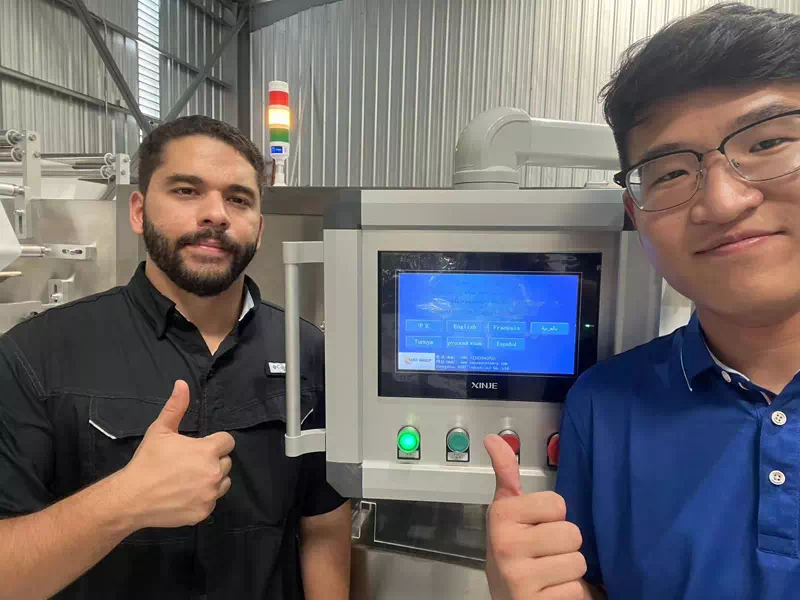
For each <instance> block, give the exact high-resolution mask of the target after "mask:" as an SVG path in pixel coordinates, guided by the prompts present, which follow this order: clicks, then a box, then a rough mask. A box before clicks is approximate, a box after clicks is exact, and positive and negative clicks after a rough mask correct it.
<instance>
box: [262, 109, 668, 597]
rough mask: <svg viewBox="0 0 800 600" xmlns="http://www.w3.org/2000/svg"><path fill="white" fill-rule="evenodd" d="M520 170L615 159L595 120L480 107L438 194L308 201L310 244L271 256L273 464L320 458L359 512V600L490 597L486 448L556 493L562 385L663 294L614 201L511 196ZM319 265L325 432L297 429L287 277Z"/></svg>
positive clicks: (644, 320) (291, 280)
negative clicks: (281, 441)
mask: <svg viewBox="0 0 800 600" xmlns="http://www.w3.org/2000/svg"><path fill="white" fill-rule="evenodd" d="M522 164H535V165H538V166H551V167H580V168H587V169H599V170H610V169H616V168H617V167H618V159H617V153H616V148H615V145H614V141H613V137H612V134H611V131H610V130H609V129H608V128H607V127H605V126H602V125H595V124H586V123H568V122H558V121H548V120H542V119H532V118H530V117H529V116H528V115H527V114H526V113H524V111H519V110H515V109H494V110H492V111H488V112H487V113H484V114H482V115H480V116H479V117H478V118H476V119H475V120H474V121H473V122H472V123H471V124H470V126H469V127H467V129H465V131H464V132H463V133H462V135H461V138H460V140H459V145H458V147H457V150H456V170H455V172H454V177H453V181H454V187H453V188H452V189H435V190H431V189H425V190H422V189H418V190H400V189H383V190H379V189H374V190H372V189H370V190H355V189H315V190H309V191H307V192H305V194H306V195H313V196H315V198H316V202H318V203H319V204H320V205H322V206H324V232H323V240H322V241H316V242H284V244H283V246H284V263H285V270H286V275H285V281H286V330H287V342H286V376H287V408H286V410H287V433H286V453H287V455H289V456H298V455H301V454H304V453H308V452H320V451H325V452H326V455H327V474H328V481H329V482H330V483H331V484H332V485H333V486H334V487H335V488H336V489H337V490H338V491H339V492H340V493H341V494H342V495H344V496H347V497H350V498H354V499H357V502H356V506H357V508H356V511H355V513H354V538H355V539H356V540H358V541H357V543H356V553H355V554H354V556H355V557H356V558H355V559H354V560H355V564H356V567H355V571H354V572H355V573H356V574H357V575H356V576H355V577H354V593H353V597H354V598H362V597H363V598H395V597H401V596H403V597H405V596H407V595H408V594H409V593H410V594H412V595H414V594H416V595H417V596H418V597H433V596H432V595H431V594H435V595H436V596H437V597H439V596H441V597H453V596H452V594H456V593H457V594H459V595H461V596H466V597H487V591H486V589H485V581H484V578H483V574H482V572H481V571H480V570H479V569H480V567H481V566H482V565H481V561H482V560H483V558H484V555H485V549H484V535H485V532H484V519H483V515H484V510H485V505H486V504H488V503H489V502H490V501H491V498H492V495H493V493H494V484H495V479H494V473H493V471H492V468H491V462H490V460H489V456H488V454H487V453H486V451H485V449H484V447H483V443H482V441H483V438H484V437H485V436H486V435H487V434H492V433H493V434H499V435H500V436H501V437H503V439H505V440H506V441H507V442H508V444H509V445H510V446H511V447H512V448H513V449H514V451H515V452H516V454H517V457H518V460H519V463H520V473H521V481H522V486H523V489H524V490H525V491H526V492H534V491H540V490H546V489H551V488H552V487H553V485H554V482H555V477H556V475H557V468H558V429H559V422H560V416H561V406H562V403H563V401H564V398H565V396H566V394H567V393H568V391H569V389H570V387H571V386H572V384H573V383H574V382H575V380H576V378H577V377H579V376H580V374H581V373H582V372H583V371H585V370H586V369H588V368H589V367H591V366H592V365H593V364H594V363H596V362H597V361H598V360H602V359H604V358H606V357H609V356H611V355H613V354H615V353H618V352H621V351H623V350H626V349H628V348H631V347H633V346H636V345H638V344H640V343H644V342H647V341H649V340H651V339H652V338H654V337H656V336H657V335H658V333H659V315H660V300H661V295H662V282H661V279H660V277H659V276H658V275H657V274H656V273H655V272H654V271H653V269H652V268H651V267H650V265H649V263H648V262H647V260H646V259H645V257H644V255H643V253H642V252H641V248H640V246H639V243H638V241H637V239H636V234H635V232H633V231H631V228H630V227H628V226H627V221H626V218H625V212H624V207H623V202H622V194H621V190H620V189H619V188H612V187H609V186H608V185H607V183H606V181H605V180H603V181H597V182H589V183H587V184H586V185H585V186H583V187H580V188H560V189H555V188H551V189H519V167H520V166H521V165H522ZM299 193H300V192H299V191H297V192H292V194H293V196H292V200H291V201H293V202H297V201H298V198H297V195H298V194H299ZM271 194H272V192H271ZM269 198H270V196H269V195H268V199H269ZM271 198H272V202H273V204H274V205H279V204H280V203H281V193H280V192H278V191H275V193H274V194H272V195H271ZM313 263H322V264H323V265H324V267H323V268H324V313H325V338H326V339H325V355H326V419H327V423H326V429H325V430H303V429H302V423H301V410H300V404H301V400H302V386H301V380H302V373H300V372H298V370H297V365H298V359H299V346H298V343H299V334H298V326H299V313H298V305H299V301H300V299H301V298H302V297H303V295H304V290H303V288H302V287H301V286H300V285H299V279H298V278H299V275H300V273H301V271H300V269H301V268H303V266H304V265H307V264H313ZM421 559H434V561H435V563H436V564H438V565H439V566H437V567H435V571H436V573H437V574H436V575H435V576H432V575H430V574H428V575H427V576H425V575H423V574H424V573H427V572H428V570H429V569H431V566H430V565H431V561H430V560H421ZM401 564H402V566H401ZM388 565H394V567H393V568H392V567H389V566H388ZM359 573H360V574H361V577H363V578H366V579H365V580H364V581H361V579H360V578H359V576H358V574H359ZM378 573H380V575H378ZM392 573H403V575H402V579H403V581H405V582H406V584H405V585H402V583H401V582H400V581H399V580H398V581H395V582H394V584H392V583H389V579H391V578H392ZM411 573H419V577H416V576H413V575H411V576H409V574H411ZM398 577H400V575H398ZM414 582H416V583H414ZM409 586H411V587H410V588H409ZM398 590H404V592H403V593H400V592H399V591H398ZM436 590H438V591H436Z"/></svg>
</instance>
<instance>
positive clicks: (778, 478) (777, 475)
mask: <svg viewBox="0 0 800 600" xmlns="http://www.w3.org/2000/svg"><path fill="white" fill-rule="evenodd" d="M769 480H770V481H771V482H772V483H773V484H774V485H783V484H784V483H786V475H784V474H783V473H782V472H781V471H772V472H771V473H770V474H769Z"/></svg>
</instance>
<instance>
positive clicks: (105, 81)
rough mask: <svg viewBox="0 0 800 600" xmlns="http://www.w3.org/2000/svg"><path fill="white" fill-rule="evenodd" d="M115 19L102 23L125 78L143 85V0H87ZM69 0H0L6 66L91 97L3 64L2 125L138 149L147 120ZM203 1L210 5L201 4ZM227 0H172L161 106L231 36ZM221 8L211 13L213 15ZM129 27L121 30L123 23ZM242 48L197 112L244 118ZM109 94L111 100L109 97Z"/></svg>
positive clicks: (79, 142) (84, 145) (92, 145)
mask: <svg viewBox="0 0 800 600" xmlns="http://www.w3.org/2000/svg"><path fill="white" fill-rule="evenodd" d="M85 1H86V5H87V8H88V9H89V10H90V11H92V12H94V13H95V14H97V15H98V16H100V17H101V18H103V19H106V20H108V22H109V24H110V26H111V27H112V28H108V27H104V26H103V25H101V26H100V29H101V32H102V33H103V34H104V36H105V39H106V42H107V44H108V46H109V48H110V49H111V53H112V55H113V56H114V59H115V60H116V62H117V64H118V65H119V67H120V70H121V71H122V74H123V76H124V77H125V80H126V81H127V82H128V85H129V86H130V87H131V89H132V90H133V92H134V94H136V92H137V84H138V81H137V80H138V71H137V45H138V43H143V42H140V41H139V40H137V39H136V31H137V2H136V1H135V0H85ZM69 4H70V2H69V0H67V1H64V0H0V67H2V68H4V69H10V70H13V71H15V72H19V73H22V74H23V75H27V76H32V77H35V78H36V79H38V80H44V81H45V82H49V83H51V84H55V85H57V86H60V87H62V88H65V89H66V90H72V91H74V92H78V93H79V94H81V95H83V96H84V98H83V99H78V98H75V97H70V96H68V95H66V94H65V93H56V92H54V91H52V90H48V89H44V88H41V87H37V86H36V85H34V84H33V83H31V82H30V81H29V82H22V81H20V80H19V78H18V77H15V76H13V74H11V73H9V72H5V73H4V72H3V71H0V128H8V127H13V128H24V129H34V130H37V131H39V132H40V133H41V135H42V146H43V151H44V152H76V153H77V152H87V153H94V152H106V151H109V150H114V151H126V152H129V153H132V152H133V151H134V150H135V149H136V147H137V146H138V144H139V129H138V127H137V126H136V122H135V120H134V119H133V117H132V116H130V115H129V114H126V113H125V112H121V111H119V110H115V107H114V105H116V106H118V107H119V106H122V107H124V102H123V101H122V97H121V94H120V93H119V91H118V90H117V88H116V85H115V84H114V82H113V80H112V79H111V77H110V76H108V74H107V72H106V69H105V66H104V64H103V61H102V60H101V58H100V55H99V54H98V53H97V50H96V49H95V48H94V45H93V44H92V42H91V40H90V39H89V37H88V35H87V34H86V31H85V30H84V27H83V24H82V23H81V21H80V20H79V19H78V17H77V16H76V15H75V13H74V12H73V10H72V8H70V6H69ZM199 7H202V8H204V9H205V11H201V10H200V8H199ZM222 11H223V8H222V5H221V4H220V2H218V1H217V0H162V2H161V17H160V20H161V40H162V48H161V49H162V50H163V51H164V52H165V53H166V54H165V55H162V57H161V110H162V115H166V113H167V112H168V111H169V109H170V108H171V107H172V105H173V103H174V101H175V100H177V99H178V97H179V96H180V95H181V93H182V92H183V90H184V89H185V88H186V86H187V85H188V83H189V81H191V79H192V78H194V75H195V74H196V72H197V70H198V68H199V67H201V66H202V65H203V64H204V62H205V60H206V58H207V57H208V56H210V55H211V54H212V53H213V52H214V50H215V49H216V47H217V44H218V43H219V42H220V40H221V39H222V37H223V36H224V31H225V27H226V25H225V23H224V20H223V12H222ZM206 12H208V13H211V16H209V15H208V14H206ZM114 27H115V28H116V29H119V30H122V31H124V32H126V33H127V35H126V33H121V32H120V31H115V30H114V29H113V28H114ZM233 73H235V47H232V48H231V50H230V51H229V52H226V55H225V56H224V57H223V60H222V61H220V64H219V65H218V66H217V67H216V69H215V70H214V72H213V73H212V76H213V78H214V79H215V81H211V80H206V82H205V83H204V84H201V86H200V88H199V89H198V90H197V92H196V93H195V95H194V97H193V98H192V99H191V100H190V102H189V105H188V106H187V108H186V110H185V111H184V114H185V113H186V112H187V111H188V112H192V113H202V114H208V115H210V116H215V117H219V118H228V119H230V117H231V115H232V116H233V118H234V119H235V114H236V108H235V94H234V92H233V90H234V87H235V86H234V81H233V79H232V77H233ZM106 103H107V104H108V105H106Z"/></svg>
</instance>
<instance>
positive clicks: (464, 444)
mask: <svg viewBox="0 0 800 600" xmlns="http://www.w3.org/2000/svg"><path fill="white" fill-rule="evenodd" d="M447 448H448V449H449V450H450V452H466V451H467V450H469V434H468V433H467V432H466V431H464V430H463V429H461V428H460V427H457V428H455V429H451V430H450V432H449V433H448V434H447Z"/></svg>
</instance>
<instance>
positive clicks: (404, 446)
mask: <svg viewBox="0 0 800 600" xmlns="http://www.w3.org/2000/svg"><path fill="white" fill-rule="evenodd" d="M397 447H398V448H399V449H400V451H401V452H405V453H406V454H411V453H413V452H416V451H417V450H419V431H417V428H416V427H411V426H410V425H408V426H406V427H403V428H402V429H401V430H400V431H398V432H397Z"/></svg>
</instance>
